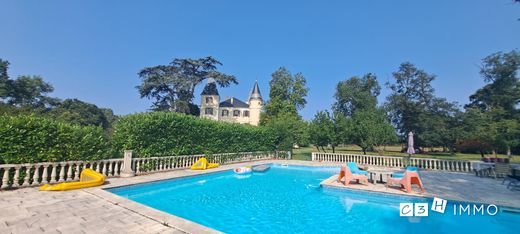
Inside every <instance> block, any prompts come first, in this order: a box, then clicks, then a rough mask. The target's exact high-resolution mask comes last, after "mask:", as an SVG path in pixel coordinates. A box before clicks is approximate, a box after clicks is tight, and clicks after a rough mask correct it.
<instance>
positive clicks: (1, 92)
mask: <svg viewBox="0 0 520 234" xmlns="http://www.w3.org/2000/svg"><path fill="white" fill-rule="evenodd" d="M8 69H9V61H7V60H2V59H0V101H1V100H4V99H5V98H7V97H8V96H9V90H11V85H12V84H11V82H12V81H11V80H9V75H8V74H7V70H8Z"/></svg>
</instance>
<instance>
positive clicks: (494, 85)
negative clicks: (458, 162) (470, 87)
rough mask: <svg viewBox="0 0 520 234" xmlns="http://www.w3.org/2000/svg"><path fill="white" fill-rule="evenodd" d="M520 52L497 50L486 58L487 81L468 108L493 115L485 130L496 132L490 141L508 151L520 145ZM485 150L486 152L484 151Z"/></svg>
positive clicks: (471, 97)
mask: <svg viewBox="0 0 520 234" xmlns="http://www.w3.org/2000/svg"><path fill="white" fill-rule="evenodd" d="M519 69H520V52H518V51H517V50H513V51H511V52H509V53H502V52H498V53H494V54H491V55H489V56H487V57H485V58H484V59H483V60H482V67H481V70H480V74H481V75H482V77H483V78H484V81H485V82H487V84H486V85H485V86H484V87H482V88H480V89H479V90H477V91H476V92H475V94H473V95H471V96H470V101H471V102H470V104H468V105H466V109H478V110H479V111H480V112H482V114H483V115H485V116H486V117H487V118H489V121H490V123H489V124H488V125H486V128H485V131H488V132H489V133H488V134H491V133H492V134H493V137H492V138H491V137H489V138H488V139H491V140H489V141H487V142H486V143H488V144H491V145H492V147H493V154H495V152H496V150H499V149H505V150H506V151H507V153H508V154H510V153H511V148H512V147H515V146H516V145H517V144H518V120H519V116H520V111H519V109H518V105H519V104H520V78H519V77H518V73H517V72H518V70H519ZM481 152H482V151H481Z"/></svg>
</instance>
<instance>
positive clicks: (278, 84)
mask: <svg viewBox="0 0 520 234" xmlns="http://www.w3.org/2000/svg"><path fill="white" fill-rule="evenodd" d="M271 76H272V79H271V81H269V86H270V90H269V101H268V102H267V103H266V105H265V114H264V115H263V118H262V119H263V120H262V122H263V123H265V122H266V121H268V119H269V118H273V117H276V116H278V115H280V114H283V113H290V114H293V115H296V116H298V111H299V110H301V109H302V108H303V107H305V104H307V101H306V100H305V97H306V96H307V92H308V91H309V89H308V88H307V87H306V84H307V80H306V79H305V77H304V76H303V75H302V74H301V73H297V74H295V75H292V74H291V73H290V72H289V70H287V69H286V68H284V67H280V68H278V70H276V71H275V72H274V73H273V74H272V75H271Z"/></svg>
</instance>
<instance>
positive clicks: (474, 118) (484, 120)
mask: <svg viewBox="0 0 520 234" xmlns="http://www.w3.org/2000/svg"><path fill="white" fill-rule="evenodd" d="M462 121H463V123H464V124H463V125H462V128H461V130H462V133H463V134H464V135H463V137H462V139H461V140H460V141H459V142H458V144H457V145H458V147H459V148H461V149H462V150H464V151H472V150H474V151H477V152H479V153H480V155H481V157H484V154H485V153H486V152H487V151H489V150H491V149H492V148H493V147H492V144H493V142H494V141H495V139H496V132H495V131H493V130H492V123H493V120H492V118H491V116H490V115H489V114H487V113H485V112H483V111H482V110H480V109H479V108H474V107H473V108H471V107H469V108H466V111H465V112H464V114H463V115H462Z"/></svg>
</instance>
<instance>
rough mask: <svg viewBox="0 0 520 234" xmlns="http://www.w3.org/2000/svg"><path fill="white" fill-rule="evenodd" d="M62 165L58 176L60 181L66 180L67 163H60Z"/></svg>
mask: <svg viewBox="0 0 520 234" xmlns="http://www.w3.org/2000/svg"><path fill="white" fill-rule="evenodd" d="M59 165H60V175H59V177H58V182H63V181H65V165H64V164H59Z"/></svg>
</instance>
